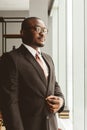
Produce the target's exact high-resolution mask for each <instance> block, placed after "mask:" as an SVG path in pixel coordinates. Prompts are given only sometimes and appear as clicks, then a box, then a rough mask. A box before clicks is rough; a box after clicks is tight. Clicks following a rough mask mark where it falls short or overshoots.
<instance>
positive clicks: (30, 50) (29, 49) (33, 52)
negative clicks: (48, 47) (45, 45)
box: [23, 43, 41, 57]
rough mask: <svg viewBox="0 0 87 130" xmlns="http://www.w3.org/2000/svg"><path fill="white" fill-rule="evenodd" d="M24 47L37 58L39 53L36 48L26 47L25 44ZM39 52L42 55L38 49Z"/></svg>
mask: <svg viewBox="0 0 87 130" xmlns="http://www.w3.org/2000/svg"><path fill="white" fill-rule="evenodd" d="M23 45H24V46H25V47H26V48H27V49H28V51H29V52H30V53H31V54H32V55H33V56H34V57H35V56H36V53H37V51H36V50H35V49H34V48H32V47H31V46H29V45H26V44H24V43H23ZM38 52H39V54H41V50H40V48H38Z"/></svg>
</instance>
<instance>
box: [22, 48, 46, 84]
mask: <svg viewBox="0 0 87 130" xmlns="http://www.w3.org/2000/svg"><path fill="white" fill-rule="evenodd" d="M21 49H22V52H23V55H24V56H25V58H26V59H27V60H28V61H29V62H30V63H31V64H32V66H33V67H34V69H35V71H37V73H38V75H39V77H40V78H41V80H42V81H43V83H44V84H45V86H46V78H45V75H44V72H43V70H42V68H41V67H40V65H39V63H38V62H37V61H36V60H35V58H34V57H33V55H32V54H31V53H30V52H29V51H28V50H27V48H25V47H24V46H23V45H21Z"/></svg>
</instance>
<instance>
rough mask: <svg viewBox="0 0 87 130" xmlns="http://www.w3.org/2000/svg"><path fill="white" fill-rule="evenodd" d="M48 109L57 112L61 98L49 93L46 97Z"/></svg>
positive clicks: (60, 104)
mask: <svg viewBox="0 0 87 130" xmlns="http://www.w3.org/2000/svg"><path fill="white" fill-rule="evenodd" d="M46 101H47V105H48V109H49V110H50V112H53V113H55V112H57V111H58V110H59V109H60V108H61V107H62V105H63V99H62V98H61V97H58V96H53V95H50V96H48V97H47V98H46Z"/></svg>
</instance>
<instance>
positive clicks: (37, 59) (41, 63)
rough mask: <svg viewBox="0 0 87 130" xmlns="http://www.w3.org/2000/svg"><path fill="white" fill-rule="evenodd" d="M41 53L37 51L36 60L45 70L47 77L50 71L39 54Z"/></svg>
mask: <svg viewBox="0 0 87 130" xmlns="http://www.w3.org/2000/svg"><path fill="white" fill-rule="evenodd" d="M39 55H40V54H38V53H36V61H37V62H38V63H39V65H40V66H41V68H42V69H43V71H44V74H45V77H46V78H47V76H48V72H47V68H46V66H45V65H44V63H43V61H42V59H41V58H40V56H39Z"/></svg>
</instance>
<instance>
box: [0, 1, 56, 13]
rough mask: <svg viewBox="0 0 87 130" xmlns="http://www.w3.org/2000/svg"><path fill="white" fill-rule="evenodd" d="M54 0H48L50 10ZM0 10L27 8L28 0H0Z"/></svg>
mask: <svg viewBox="0 0 87 130" xmlns="http://www.w3.org/2000/svg"><path fill="white" fill-rule="evenodd" d="M53 1H54V0H48V11H49V12H50V10H51V7H52V3H53ZM0 10H29V0H0Z"/></svg>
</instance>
